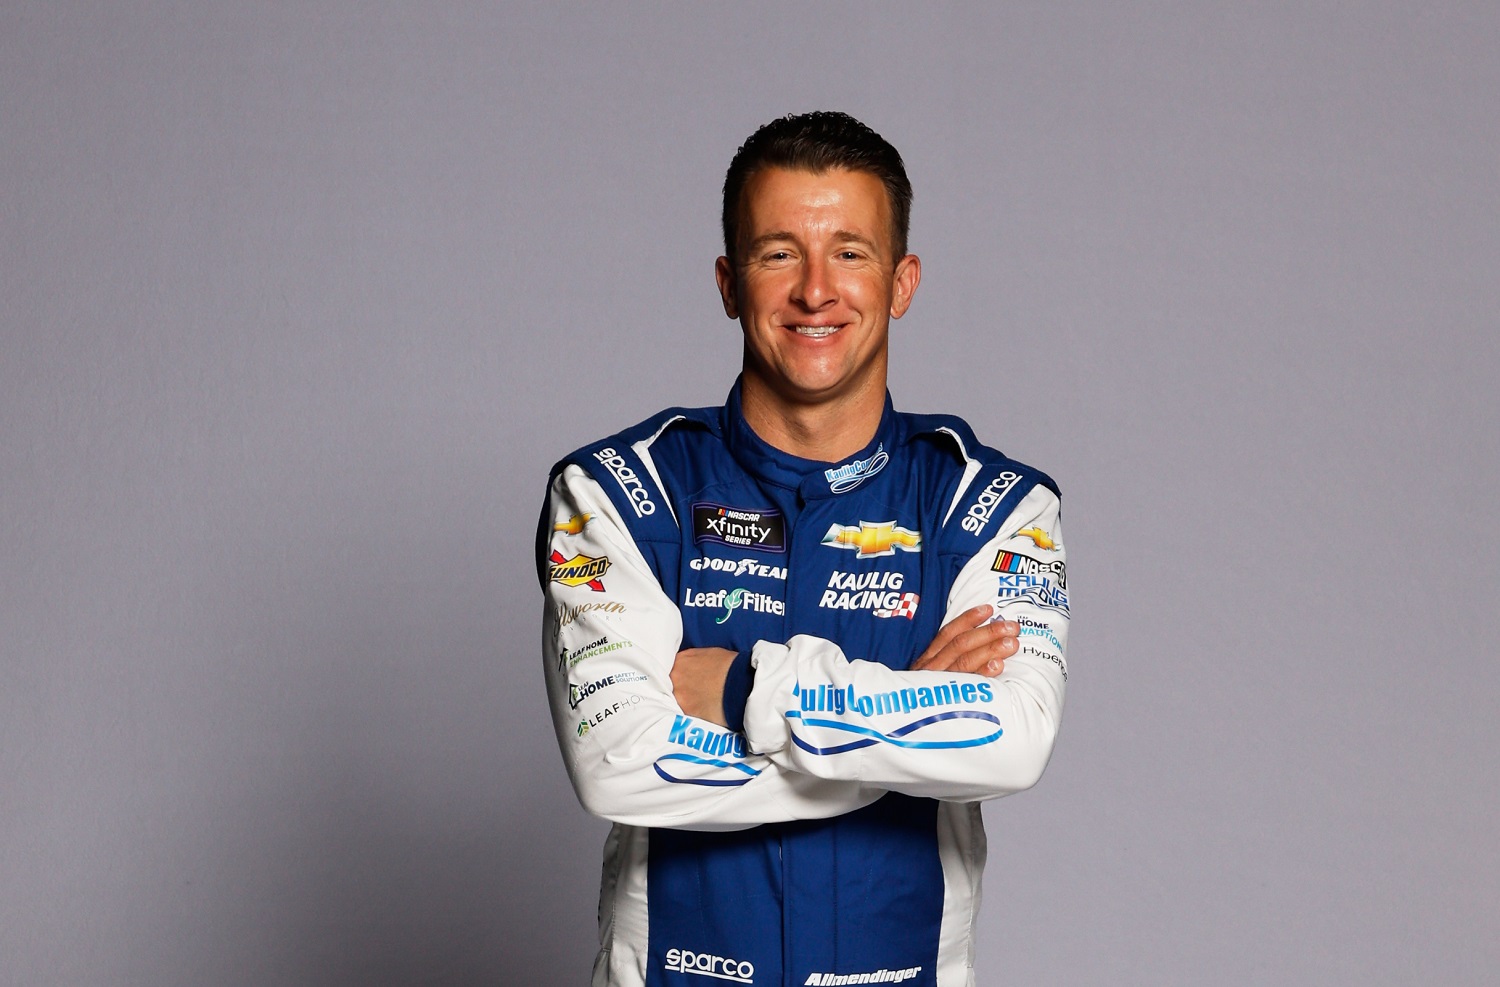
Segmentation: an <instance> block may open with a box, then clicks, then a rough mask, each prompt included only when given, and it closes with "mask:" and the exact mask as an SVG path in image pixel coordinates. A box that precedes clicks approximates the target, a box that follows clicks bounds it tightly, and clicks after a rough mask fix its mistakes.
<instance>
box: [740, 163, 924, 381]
mask: <svg viewBox="0 0 1500 987" xmlns="http://www.w3.org/2000/svg"><path fill="white" fill-rule="evenodd" d="M738 235H739V243H738V245H737V249H736V251H735V252H736V254H737V257H736V260H735V262H734V263H733V264H731V262H730V260H729V259H728V258H726V257H720V258H719V260H718V263H717V264H716V265H715V269H714V270H715V275H716V277H717V279H718V282H719V293H720V294H721V295H722V296H723V299H724V312H725V314H727V315H728V316H729V317H730V318H732V319H733V318H737V319H739V320H740V325H741V326H742V327H743V329H744V333H745V374H746V376H747V377H756V378H759V381H760V382H761V383H763V384H765V385H766V386H767V388H768V389H769V390H770V391H771V392H772V393H774V394H776V395H777V396H778V397H780V398H781V399H782V400H783V401H786V402H788V403H790V404H798V405H808V404H813V405H816V404H824V403H826V402H829V401H836V400H838V399H840V398H843V397H848V396H851V395H855V394H859V393H864V392H866V391H867V389H869V388H879V391H880V393H881V394H882V395H883V394H884V392H885V378H886V350H887V339H888V335H887V330H888V328H889V325H890V320H891V319H893V318H896V319H899V318H900V317H901V316H902V315H903V314H904V313H905V312H906V309H907V306H909V305H910V304H911V297H912V293H913V292H915V291H916V288H917V282H918V281H919V280H920V279H921V264H920V262H919V261H918V260H917V258H916V256H915V255H911V254H908V255H907V256H905V257H901V258H897V257H895V256H894V251H895V248H894V244H893V242H892V237H891V211H890V203H889V201H888V199H887V198H886V192H885V186H884V185H882V184H881V182H880V179H878V178H876V177H875V176H874V175H871V174H869V173H868V172H862V171H848V170H844V169H835V170H831V171H825V172H821V173H814V172H810V171H801V170H790V169H786V168H767V169H764V170H762V171H760V172H757V173H756V174H755V175H753V176H752V177H751V178H750V180H749V182H747V183H746V185H745V189H744V194H743V196H742V198H741V202H740V222H739V231H738Z"/></svg>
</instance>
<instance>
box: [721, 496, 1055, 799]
mask: <svg viewBox="0 0 1500 987" xmlns="http://www.w3.org/2000/svg"><path fill="white" fill-rule="evenodd" d="M1059 509H1060V505H1059V502H1058V499H1057V496H1056V495H1055V494H1054V493H1053V492H1052V491H1051V490H1049V489H1047V488H1046V487H1045V486H1041V485H1038V486H1037V487H1035V488H1033V489H1032V490H1031V491H1030V492H1029V493H1028V494H1027V495H1026V496H1025V497H1024V498H1022V500H1021V501H1020V502H1019V504H1018V505H1017V506H1016V508H1015V509H1014V510H1013V511H1012V512H1011V514H1010V516H1009V517H1007V518H1006V519H1005V520H1004V521H1003V522H1002V523H1001V524H1000V525H999V527H998V528H996V534H995V535H994V536H993V537H992V538H990V539H989V540H988V541H986V542H984V543H983V544H982V547H981V548H980V549H979V550H978V551H977V552H976V553H975V554H974V555H973V556H971V557H970V558H969V559H968V561H967V562H965V563H964V564H963V566H962V568H961V569H960V570H959V574H958V577H957V579H956V580H955V582H954V584H953V587H952V589H951V591H950V593H949V596H948V600H947V609H946V611H945V613H944V617H943V622H944V623H947V622H948V621H949V620H951V619H952V618H954V617H956V616H957V615H958V614H960V613H962V612H963V611H965V610H968V609H969V608H971V607H974V606H978V605H979V604H982V603H990V604H994V605H995V607H996V611H997V615H996V617H995V618H994V619H1006V620H1014V621H1017V622H1019V623H1020V624H1021V636H1020V643H1021V647H1020V650H1019V651H1018V652H1017V653H1016V654H1015V655H1014V656H1013V657H1011V658H1010V659H1008V660H1007V661H1006V662H1005V669H1004V671H1002V672H1001V674H1000V675H998V676H996V677H994V678H986V677H984V676H980V675H973V674H956V673H947V672H930V671H895V670H892V669H890V668H887V667H886V666H885V665H882V664H880V663H878V662H873V661H862V660H857V659H855V660H851V659H850V658H849V657H848V656H846V655H845V654H844V653H843V652H842V651H841V650H840V649H839V647H838V646H837V645H836V644H834V643H833V642H831V641H828V640H825V639H822V638H816V637H809V636H798V637H793V638H792V639H791V640H790V641H788V642H786V643H785V644H775V643H771V642H766V641H762V642H759V643H758V644H756V646H755V649H754V651H753V652H752V655H751V661H752V663H753V664H754V666H755V685H754V688H753V689H752V690H751V693H750V698H749V700H748V702H747V703H746V708H745V734H746V737H747V738H748V740H749V743H750V748H751V750H754V751H756V752H759V753H760V754H762V755H764V756H766V757H767V758H769V760H770V762H771V763H772V764H775V765H777V766H779V767H781V768H783V769H784V770H785V771H787V772H795V773H802V774H808V775H813V776H816V777H819V778H826V779H829V780H840V781H848V782H855V783H858V784H860V785H865V786H872V787H876V788H883V789H889V790H891V791H898V792H904V793H906V794H908V795H920V796H928V797H932V798H941V799H948V800H952V801H974V800H978V799H986V798H994V797H996V796H1000V795H1009V794H1011V793H1013V792H1018V791H1022V790H1024V789H1026V788H1030V787H1031V786H1032V785H1034V784H1035V783H1036V782H1037V780H1038V779H1039V778H1040V777H1041V774H1042V771H1043V769H1044V768H1045V767H1046V766H1047V761H1048V759H1049V758H1050V757H1051V754H1052V746H1053V743H1054V741H1055V740H1056V738H1057V733H1058V727H1059V724H1060V722H1061V718H1062V707H1063V694H1064V690H1065V687H1066V683H1067V677H1068V673H1067V664H1066V660H1067V659H1066V655H1065V649H1066V645H1067V634H1068V601H1067V596H1066V586H1067V578H1066V558H1065V554H1064V550H1063V546H1062V531H1061V525H1060V520H1059Z"/></svg>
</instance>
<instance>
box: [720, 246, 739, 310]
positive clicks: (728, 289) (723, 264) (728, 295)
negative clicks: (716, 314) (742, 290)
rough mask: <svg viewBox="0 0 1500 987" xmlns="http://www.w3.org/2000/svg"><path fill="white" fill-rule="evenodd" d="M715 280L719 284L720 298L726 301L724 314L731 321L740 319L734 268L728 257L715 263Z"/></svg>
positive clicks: (721, 258)
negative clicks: (735, 291) (735, 293)
mask: <svg viewBox="0 0 1500 987" xmlns="http://www.w3.org/2000/svg"><path fill="white" fill-rule="evenodd" d="M714 280H715V281H717V282H718V283H719V297H720V298H721V299H723V300H724V314H725V315H727V316H729V317H730V318H731V319H738V318H739V317H740V306H739V302H738V300H737V299H736V298H735V297H734V268H733V267H731V266H730V264H729V258H728V257H720V258H719V259H718V260H716V261H714Z"/></svg>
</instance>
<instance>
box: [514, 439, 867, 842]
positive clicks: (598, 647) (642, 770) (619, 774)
mask: <svg viewBox="0 0 1500 987" xmlns="http://www.w3.org/2000/svg"><path fill="white" fill-rule="evenodd" d="M542 521H543V524H544V525H546V524H551V525H552V532H551V534H550V536H548V537H547V539H546V541H545V543H544V544H545V545H546V548H545V553H544V554H546V556H547V558H546V559H545V560H544V564H545V565H546V567H547V569H546V573H545V576H544V594H545V597H546V612H545V615H544V617H543V627H542V654H543V658H544V661H545V662H546V670H545V671H546V679H547V696H548V699H549V701H550V705H551V708H552V723H553V727H554V728H555V730H556V732H557V742H558V746H559V747H560V748H561V749H562V755H563V761H564V763H565V764H566V765H567V769H568V777H569V778H570V779H572V782H573V789H574V791H576V792H577V793H578V799H579V801H580V802H582V803H583V807H584V808H585V809H587V810H588V811H589V812H591V813H593V814H595V815H598V816H603V817H604V818H606V819H609V820H612V821H614V822H619V823H627V824H630V825H635V826H665V827H674V828H679V829H704V830H713V829H720V830H723V829H744V828H747V827H750V826H755V825H758V824H760V823H766V822H784V821H787V820H792V819H818V818H824V817H827V816H836V815H839V814H841V813H845V812H849V811H851V810H853V809H857V808H860V807H861V806H864V805H868V804H869V803H871V802H874V801H875V800H876V799H877V798H879V797H880V795H881V794H882V792H881V791H880V790H878V789H877V790H871V789H867V788H865V787H864V786H862V785H860V784H859V783H858V782H854V781H849V780H837V779H827V778H819V777H815V776H814V775H811V774H807V773H799V772H789V771H786V770H784V769H783V768H782V767H781V766H780V765H778V764H776V763H774V762H773V761H772V760H771V759H770V758H768V757H764V756H760V755H754V754H748V753H747V752H746V749H745V743H744V738H743V737H742V736H741V735H740V734H736V733H731V732H729V731H728V730H726V729H724V728H723V727H720V726H719V725H717V724H715V723H711V722H709V721H707V720H700V719H696V718H693V717H689V716H686V715H684V714H683V712H682V710H681V709H680V708H679V707H678V705H677V703H676V701H675V699H674V698H673V693H672V681H671V671H672V664H673V662H674V661H675V660H676V657H677V651H678V650H679V648H680V647H681V644H682V615H681V613H680V612H679V611H678V609H677V607H676V605H675V604H674V603H673V601H672V600H671V599H670V598H669V597H668V596H667V595H666V593H665V592H663V591H662V588H661V585H660V584H659V583H658V582H657V580H656V577H655V575H653V573H652V571H651V568H650V566H649V565H648V564H647V561H646V558H645V556H644V555H643V554H642V552H641V550H640V548H639V547H638V546H637V545H636V544H635V542H634V541H633V540H632V539H631V537H630V534H629V531H628V529H627V528H626V525H625V523H624V521H623V520H622V519H621V517H620V514H619V512H618V511H616V509H615V507H614V505H613V503H612V502H611V501H610V499H609V497H608V496H607V495H606V494H605V493H604V491H603V490H602V489H601V488H600V487H599V485H598V483H597V482H596V481H595V480H594V479H593V478H592V477H590V476H589V475H588V474H587V473H586V472H585V471H584V470H582V469H581V468H579V467H577V466H568V467H566V468H565V469H564V470H563V471H562V472H561V473H559V474H558V476H557V478H556V479H555V481H554V482H553V484H552V487H551V490H550V491H549V497H548V501H547V509H546V512H545V513H544V514H543V518H542ZM544 533H545V531H544Z"/></svg>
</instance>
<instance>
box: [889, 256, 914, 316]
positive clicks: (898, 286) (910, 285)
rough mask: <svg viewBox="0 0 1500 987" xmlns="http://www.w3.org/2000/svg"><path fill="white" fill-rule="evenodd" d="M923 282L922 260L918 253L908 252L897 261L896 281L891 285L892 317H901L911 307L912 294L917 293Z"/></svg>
mask: <svg viewBox="0 0 1500 987" xmlns="http://www.w3.org/2000/svg"><path fill="white" fill-rule="evenodd" d="M921 283H922V260H921V258H919V257H918V256H917V255H916V254H907V255H906V256H905V257H903V258H901V259H900V260H898V261H896V276H895V283H894V284H893V285H892V286H891V318H893V319H899V318H901V316H903V315H905V314H906V310H907V309H908V308H910V307H911V296H912V295H915V294H916V293H917V285H919V284H921Z"/></svg>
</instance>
